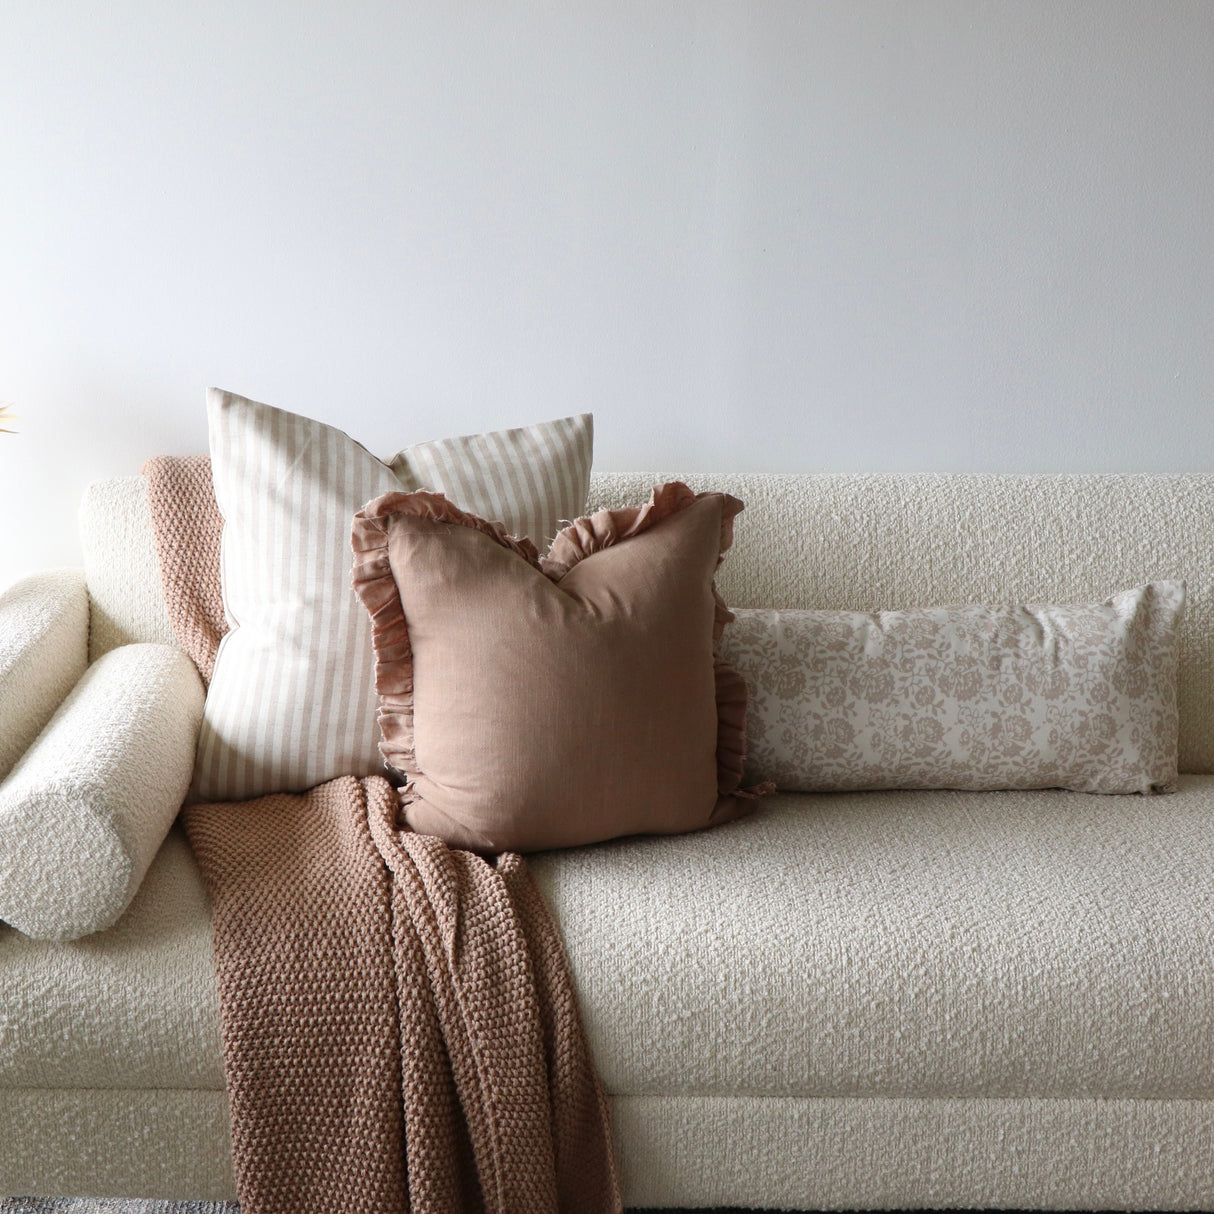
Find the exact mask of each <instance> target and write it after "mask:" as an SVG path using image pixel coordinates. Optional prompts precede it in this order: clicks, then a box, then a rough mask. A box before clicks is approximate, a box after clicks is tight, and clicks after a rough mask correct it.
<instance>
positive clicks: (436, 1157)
mask: <svg viewBox="0 0 1214 1214" xmlns="http://www.w3.org/2000/svg"><path fill="white" fill-rule="evenodd" d="M397 814H398V803H397V798H396V794H395V792H394V791H393V789H392V788H391V786H390V785H389V784H388V783H387V781H386V780H383V779H380V778H379V777H374V776H372V777H367V778H365V779H361V780H359V779H355V778H354V777H353V776H345V777H341V778H339V779H337V780H331V781H329V782H328V783H327V784H322V785H320V786H319V787H317V788H315V789H312V790H310V791H309V792H306V793H303V794H285V793H284V794H277V795H270V796H266V797H261V798H258V799H257V800H256V801H252V802H228V803H219V804H210V805H196V806H193V807H191V808H189V809H188V810H187V811H186V815H185V824H186V830H187V832H188V834H189V837H190V842H191V843H192V844H193V847H194V850H195V853H196V854H197V856H198V859H199V863H200V864H201V866H202V870H203V875H204V877H205V879H206V882H207V886H208V889H209V890H210V893H211V898H212V901H213V904H214V933H215V934H214V941H215V957H216V965H217V969H218V973H219V992H220V1002H221V1006H222V1009H223V1032H224V1066H225V1071H226V1076H227V1086H228V1095H229V1099H230V1101H231V1109H232V1155H233V1162H234V1167H235V1172H236V1180H237V1187H238V1189H239V1192H240V1201H241V1209H242V1211H243V1214H263V1212H269V1211H282V1212H283V1214H289V1212H295V1211H299V1210H342V1211H351V1212H357V1211H366V1212H367V1214H373V1212H374V1214H385V1212H392V1211H408V1210H411V1211H415V1212H420V1211H426V1212H434V1214H461V1212H463V1211H473V1210H485V1211H487V1212H497V1211H500V1212H502V1214H506V1212H510V1214H514V1212H517V1214H543V1212H545V1211H551V1212H554V1214H555V1212H556V1211H562V1212H565V1211H568V1212H569V1214H575V1212H578V1214H581V1212H585V1214H593V1212H596V1211H609V1210H616V1211H618V1210H619V1209H620V1208H621V1202H620V1197H619V1187H618V1183H617V1181H616V1174H615V1164H614V1158H613V1155H612V1147H611V1137H610V1129H609V1125H608V1115H607V1104H606V1099H605V1097H604V1095H603V1092H602V1089H601V1087H600V1086H599V1083H598V1079H597V1076H596V1074H595V1072H594V1068H593V1064H592V1062H591V1059H590V1054H589V1051H588V1048H587V1046H586V1040H585V1035H584V1032H583V1029H582V1025H581V1020H580V1017H579V1015H578V1010H577V1004H576V1000H575V998H574V994H573V989H572V986H571V984H570V981H569V977H568V968H567V965H566V963H565V957H564V951H563V947H562V945H561V942H560V939H559V937H558V936H557V933H556V929H555V927H554V926H553V924H552V921H551V919H550V917H549V915H548V912H547V910H546V908H545V906H544V903H543V901H542V899H541V898H540V896H539V894H538V893H537V892H536V890H535V887H534V885H533V884H532V883H531V878H530V875H529V874H528V873H527V870H526V868H525V867H524V865H523V862H522V860H521V859H520V858H519V857H518V856H515V855H504V856H501V857H499V858H498V859H497V862H496V864H491V863H490V862H488V861H486V860H483V859H481V858H479V857H477V856H474V855H472V854H471V853H468V852H459V851H454V850H451V849H450V848H447V847H446V846H445V845H443V844H442V843H441V842H440V841H439V840H437V839H434V838H432V837H430V836H425V835H416V834H413V833H412V832H411V831H408V830H399V829H397V827H396V818H397Z"/></svg>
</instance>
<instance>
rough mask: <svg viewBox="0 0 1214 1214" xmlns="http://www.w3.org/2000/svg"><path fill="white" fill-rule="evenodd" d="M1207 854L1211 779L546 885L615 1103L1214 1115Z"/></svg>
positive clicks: (666, 843) (826, 810)
mask: <svg viewBox="0 0 1214 1214" xmlns="http://www.w3.org/2000/svg"><path fill="white" fill-rule="evenodd" d="M1212 831H1214V777H1211V776H1184V777H1182V778H1181V786H1180V790H1179V791H1178V792H1176V793H1173V794H1171V795H1168V796H1162V797H1138V796H1126V797H1093V796H1090V795H1087V794H1083V793H1064V792H1060V791H1057V790H1046V791H1038V792H1000V793H972V792H914V793H907V792H896V793H888V792H886V793H831V794H816V795H815V794H791V793H789V794H777V796H775V797H774V798H770V799H768V800H766V801H762V802H760V803H759V807H758V808H757V809H756V811H755V812H754V814H753V815H752V816H751V817H750V818H748V819H744V820H743V821H741V822H737V823H729V824H726V825H725V826H722V827H720V828H718V829H715V830H711V831H708V832H706V833H704V834H701V835H688V836H675V837H670V838H645V839H635V840H628V841H622V842H619V843H607V844H603V845H601V846H598V847H594V848H582V849H579V850H576V851H570V852H551V853H545V854H541V855H536V856H533V857H531V868H532V872H533V873H534V876H535V879H536V883H537V884H538V885H539V887H540V889H541V891H542V892H543V893H544V895H545V897H546V898H547V899H548V901H549V902H550V904H551V906H552V908H553V912H554V913H555V915H556V917H557V920H558V921H559V922H560V924H561V928H562V931H563V932H564V935H565V941H566V944H567V947H568V950H569V960H570V965H571V967H572V969H573V974H574V979H575V981H576V983H577V988H578V993H579V997H580V999H581V1001H582V1010H583V1015H584V1016H585V1019H586V1030H587V1033H588V1034H589V1037H590V1042H591V1046H592V1048H593V1050H594V1054H595V1057H596V1059H597V1060H598V1064H599V1068H600V1072H601V1074H602V1076H603V1082H604V1084H605V1086H606V1088H607V1090H608V1092H610V1093H612V1094H628V1095H663V1096H672V1095H686V1096H709V1095H714V1096H718V1095H719V1096H731V1095H738V1094H743V1093H745V1094H747V1095H752V1096H818V1097H820V1096H857V1097H861V1096H880V1097H885V1098H888V1097H894V1096H897V1097H902V1096H907V1097H911V1096H913V1097H945V1096H947V1097H957V1098H965V1099H969V1098H974V1097H979V1096H981V1097H1003V1096H1007V1097H1013V1096H1026V1097H1078V1096H1100V1097H1104V1098H1129V1097H1138V1098H1143V1099H1152V1100H1166V1099H1185V1098H1187V1099H1192V1100H1209V1099H1212V1098H1214V949H1212V948H1211V947H1210V938H1211V937H1210V925H1211V923H1212V922H1214V849H1211V847H1210V845H1209V840H1210V837H1211V833H1212ZM641 1009H643V1012H642V1011H641Z"/></svg>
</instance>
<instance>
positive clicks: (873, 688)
mask: <svg viewBox="0 0 1214 1214" xmlns="http://www.w3.org/2000/svg"><path fill="white" fill-rule="evenodd" d="M1184 596H1185V587H1184V583H1183V582H1176V581H1161V582H1153V583H1151V584H1150V585H1146V586H1140V587H1137V588H1135V589H1132V590H1127V591H1124V592H1122V593H1120V594H1115V595H1113V596H1112V597H1111V598H1109V599H1106V600H1105V601H1104V602H1102V603H1091V604H1080V605H1073V606H1048V605H1034V604H1026V605H1018V604H1008V605H1001V606H965V607H930V608H922V609H918V610H912V611H881V612H858V611H739V612H738V613H737V619H736V621H735V623H734V624H733V625H732V626H731V627H730V630H729V633H728V634H727V636H726V637H725V640H724V642H723V646H722V648H723V653H724V655H725V656H726V658H727V660H729V661H730V662H731V663H732V664H733V665H735V666H736V667H737V669H738V670H740V671H741V672H742V673H743V674H744V675H745V677H746V680H747V683H748V684H749V687H750V691H751V706H750V712H749V716H748V749H749V753H750V771H751V774H752V775H754V776H761V777H762V778H764V779H771V780H775V781H776V782H777V783H778V784H779V785H780V786H781V787H782V788H790V789H804V790H810V791H813V790H821V791H843V790H855V789H877V788H962V789H997V788H1069V789H1073V790H1076V791H1079V792H1092V793H1129V792H1143V793H1145V792H1154V791H1161V790H1165V789H1167V788H1169V787H1171V786H1172V785H1173V784H1174V783H1175V780H1176V774H1177V771H1176V767H1177V713H1176V672H1177V657H1178V652H1179V648H1178V624H1179V621H1180V618H1181V614H1182V609H1183V606H1184Z"/></svg>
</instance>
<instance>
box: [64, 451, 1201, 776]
mask: <svg viewBox="0 0 1214 1214" xmlns="http://www.w3.org/2000/svg"><path fill="white" fill-rule="evenodd" d="M669 480H683V481H686V482H687V484H688V485H690V486H691V488H692V489H694V490H696V491H697V492H708V491H713V490H716V491H720V492H723V493H729V494H732V495H733V496H734V497H738V498H741V499H742V500H743V501H744V502H746V513H745V514H744V515H742V516H741V517H740V518H739V520H738V523H737V528H736V532H735V538H734V546H733V548H732V549H731V551H730V557H729V560H728V561H727V562H726V563H725V565H724V566H723V567H722V569H721V571H720V576H719V578H718V582H717V586H718V589H719V590H720V592H721V594H722V596H723V597H724V599H725V601H726V602H727V603H728V604H729V605H730V606H731V607H803V608H818V609H833V610H847V611H874V610H885V609H899V608H909V607H925V606H933V605H940V604H946V603H990V602H1000V601H1006V600H1013V601H1019V602H1026V601H1028V602H1047V603H1064V602H1073V603H1081V602H1097V601H1099V600H1101V599H1104V598H1106V597H1107V596H1108V595H1110V594H1114V593H1116V592H1118V591H1120V590H1124V589H1126V587H1129V586H1138V585H1144V584H1145V583H1147V582H1152V581H1158V580H1161V579H1175V578H1180V579H1183V580H1184V581H1185V582H1186V583H1187V586H1188V597H1187V602H1186V607H1185V618H1184V622H1183V623H1182V625H1181V648H1180V678H1179V692H1178V707H1179V713H1180V770H1181V771H1211V772H1214V476H1156V475H1092V476H945V475H913V476H912V475H896V474H882V475H871V476H860V475H836V474H823V475H811V476H793V475H781V476H764V475H757V474H752V475H746V474H719V473H718V474H682V475H680V474H678V473H677V472H674V473H665V472H652V473H650V472H643V473H623V474H604V473H599V474H597V475H594V476H592V477H591V483H590V494H589V501H588V505H589V507H590V508H591V509H597V508H598V507H600V506H607V507H621V506H625V505H629V504H635V502H637V501H644V500H645V498H646V497H647V496H648V495H649V492H650V491H651V490H652V488H653V486H654V485H656V484H661V483H662V482H664V481H669ZM142 495H143V481H142V479H141V478H139V477H132V478H127V479H125V480H120V481H111V482H107V483H106V484H105V485H104V486H102V487H97V488H95V489H93V490H92V491H90V494H89V495H88V496H87V497H86V500H85V505H84V509H83V511H82V524H83V525H82V531H83V533H84V539H85V567H86V570H87V571H88V576H89V588H90V592H93V593H94V599H95V600H96V592H95V591H94V584H95V582H97V584H98V586H99V588H100V589H102V590H103V592H104V596H105V598H104V611H105V616H106V620H107V626H106V629H105V631H104V633H103V634H102V638H103V643H104V644H105V645H106V646H107V647H112V645H111V644H110V642H109V636H110V633H111V632H112V631H115V628H111V627H110V625H109V621H113V622H114V625H115V626H116V627H117V628H120V630H121V633H122V635H123V638H124V640H126V641H133V640H140V641H143V640H161V639H163V638H162V636H161V635H157V634H155V633H154V632H153V633H152V634H151V635H142V634H141V633H140V631H139V629H140V627H141V626H142V625H143V622H144V621H148V622H149V623H148V626H149V629H158V628H159V627H161V626H162V625H161V624H160V621H161V620H165V619H166V617H165V616H164V609H163V606H160V607H159V608H158V609H157V607H156V604H157V599H158V594H159V591H158V588H157V586H156V585H155V577H154V576H152V577H151V578H150V579H149V578H148V577H143V578H139V577H135V576H131V577H129V578H128V579H126V580H125V581H120V580H119V578H118V577H117V576H115V574H114V573H113V572H112V571H130V572H131V573H134V572H135V571H136V570H137V569H143V568H145V566H146V567H147V568H149V569H150V570H152V571H153V573H154V569H155V560H154V557H152V556H151V547H152V540H151V531H150V524H149V522H148V514H147V503H146V500H143V498H142ZM98 509H104V510H105V511H106V512H107V513H106V516H105V518H106V519H107V520H109V522H110V526H112V523H113V520H114V518H115V516H117V521H118V523H119V525H118V526H117V527H114V528H113V530H111V529H110V526H106V525H103V521H102V520H98V519H97V518H96V517H94V513H95V511H96V510H98ZM136 550H137V551H136ZM141 553H142V554H144V555H140V554H141ZM99 579H103V580H99ZM94 606H95V607H96V601H95V603H94ZM163 626H164V627H166V629H167V621H166V623H165V624H164V625H163ZM115 643H118V642H115ZM102 651H104V650H102ZM93 656H94V657H96V656H98V645H97V636H96V634H95V637H94V653H93Z"/></svg>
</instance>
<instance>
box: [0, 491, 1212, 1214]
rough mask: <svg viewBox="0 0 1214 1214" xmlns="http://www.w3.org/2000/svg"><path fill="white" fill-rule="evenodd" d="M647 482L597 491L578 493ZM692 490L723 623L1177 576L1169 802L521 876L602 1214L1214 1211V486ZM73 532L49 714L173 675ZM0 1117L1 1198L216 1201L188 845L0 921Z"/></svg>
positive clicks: (122, 580)
mask: <svg viewBox="0 0 1214 1214" xmlns="http://www.w3.org/2000/svg"><path fill="white" fill-rule="evenodd" d="M663 479H667V478H666V477H665V476H659V475H626V476H599V477H597V478H596V480H595V483H594V485H593V488H592V493H591V497H592V500H593V502H594V503H595V504H596V505H597V504H605V505H615V504H622V503H623V502H625V501H638V500H642V499H643V497H644V496H645V495H646V494H647V493H648V490H649V487H650V486H651V485H652V484H653V483H654V482H655V481H658V480H663ZM687 479H688V480H689V481H690V482H691V483H692V484H693V487H695V488H697V489H705V488H718V489H724V490H727V491H729V492H731V493H734V494H736V495H737V496H738V497H740V498H742V499H743V500H744V501H745V502H746V503H747V512H746V514H745V515H743V516H742V518H741V519H740V520H739V522H738V527H737V538H736V542H735V546H734V549H733V550H732V552H731V553H730V555H729V557H728V558H727V561H726V564H725V567H724V569H723V571H722V577H721V580H720V585H721V588H722V590H723V592H724V595H725V597H726V599H727V601H729V602H730V603H731V604H732V605H735V606H789V607H842V608H879V607H907V606H915V605H925V604H933V603H948V602H953V603H957V602H980V601H997V600H1004V599H1009V598H1012V599H1031V600H1036V601H1052V602H1068V601H1072V602H1073V601H1095V600H1097V599H1102V598H1104V597H1105V596H1106V595H1108V594H1109V593H1111V592H1113V591H1116V590H1119V589H1122V588H1124V587H1127V586H1131V585H1136V584H1139V583H1142V582H1145V581H1148V580H1151V579H1153V578H1164V577H1183V578H1185V579H1186V580H1187V582H1188V588H1189V602H1188V607H1187V613H1186V617H1185V622H1184V624H1183V629H1184V634H1183V643H1182V656H1181V667H1182V669H1181V688H1180V713H1181V743H1180V747H1181V764H1180V766H1181V770H1182V772H1187V773H1190V774H1186V775H1183V776H1182V778H1181V783H1180V789H1179V791H1178V792H1176V793H1174V794H1171V795H1166V796H1158V797H1139V796H1124V797H1097V796H1088V795H1084V794H1077V793H1066V792H1060V791H1044V792H1027V793H963V792H915V793H911V792H907V793H868V794H830V795H823V794H818V795H812V794H801V795H798V794H780V795H777V796H776V797H773V798H771V799H769V800H767V801H765V802H764V803H763V804H762V805H761V807H760V809H759V810H758V812H757V813H756V814H755V815H754V816H753V817H752V818H750V819H747V820H745V821H743V822H740V823H735V824H732V825H730V826H726V827H722V828H720V829H718V830H715V831H709V832H706V833H703V834H698V835H691V836H682V837H678V838H654V839H642V840H628V841H623V842H619V843H614V844H608V845H604V846H599V847H594V848H587V849H583V850H578V851H570V852H565V853H560V854H548V855H544V856H537V857H535V858H534V860H533V862H532V864H533V870H534V872H535V873H536V875H537V877H538V880H539V881H540V883H541V885H542V888H543V890H544V891H545V893H546V894H547V896H548V898H549V899H550V902H551V905H552V907H553V908H554V911H555V913H556V915H557V918H558V920H559V922H560V923H561V926H562V928H563V931H564V933H565V937H566V941H567V944H568V949H569V954H570V959H571V964H572V967H573V972H574V976H575V979H576V982H577V984H578V987H579V991H580V996H581V1001H582V1008H583V1012H584V1016H585V1019H586V1022H587V1027H588V1031H589V1035H590V1039H591V1043H592V1046H593V1048H594V1050H595V1054H596V1057H597V1060H598V1065H599V1067H600V1070H601V1072H602V1075H603V1079H604V1081H605V1084H606V1087H607V1089H608V1091H609V1093H610V1095H611V1097H612V1108H613V1116H614V1124H615V1131H616V1135H617V1138H618V1144H619V1156H620V1162H621V1167H622V1172H623V1178H624V1188H625V1201H626V1204H628V1205H632V1206H671V1205H688V1206H697V1205H699V1206H715V1205H729V1204H740V1205H752V1206H770V1207H791V1208H798V1209H819V1208H826V1207H852V1208H890V1207H894V1208H898V1207H900V1208H927V1207H937V1208H939V1207H950V1206H952V1207H980V1206H993V1207H1004V1208H1062V1209H1081V1208H1089V1209H1109V1208H1126V1207H1130V1208H1149V1209H1165V1208H1166V1209H1173V1208H1174V1209H1182V1208H1189V1209H1193V1208H1205V1209H1212V1208H1214V774H1210V773H1214V477H1166V476H1142V477H1135V476H1100V477H911V476H874V477H854V476H805V477H762V476H716V477H708V476H698V477H689V478H687ZM82 530H83V535H84V540H85V547H86V569H85V573H84V578H83V579H82V578H81V577H80V576H79V575H74V574H71V573H65V574H58V575H55V578H54V579H52V580H51V583H48V585H50V591H49V592H48V593H50V594H51V598H52V599H53V600H54V601H55V602H57V603H58V604H59V606H58V607H57V608H56V609H55V610H54V611H48V612H43V613H42V616H43V617H44V618H45V619H49V620H50V623H49V624H47V625H46V626H45V627H43V629H42V631H43V633H44V634H45V635H44V636H43V639H42V641H40V642H38V643H39V644H41V645H43V646H44V648H45V652H46V654H47V655H50V654H52V653H53V654H55V655H57V657H56V658H55V659H54V660H52V658H51V657H50V656H46V657H45V658H43V659H40V660H39V661H40V663H45V664H40V665H39V669H41V670H43V671H44V677H42V678H41V680H40V682H39V687H40V688H41V689H42V690H41V692H40V694H41V695H42V698H43V699H46V700H49V701H51V702H52V704H51V706H52V707H53V703H54V702H57V700H58V699H59V698H62V696H63V695H64V694H65V693H66V691H67V688H68V687H69V686H70V685H71V682H72V680H73V678H74V677H75V676H76V674H78V673H79V667H80V666H82V665H83V663H84V660H85V656H86V652H85V646H86V631H85V630H86V623H87V646H88V650H87V656H88V657H89V658H90V659H91V660H92V661H94V662H95V661H96V660H97V659H98V658H99V657H100V656H101V655H102V654H104V653H106V652H108V651H109V650H111V649H113V648H115V647H117V646H120V645H123V644H127V643H130V642H134V641H160V642H167V643H172V637H171V635H170V632H169V628H168V623H167V620H166V618H165V614H164V609H163V606H162V604H161V602H160V599H159V594H158V589H157V574H156V568H155V559H154V556H153V554H152V548H151V540H150V531H149V522H148V516H147V509H146V503H145V501H144V497H143V489H142V482H141V481H140V480H139V478H131V479H124V480H119V481H110V482H105V483H101V484H98V485H95V486H93V487H92V488H91V489H90V491H89V492H88V494H87V497H86V500H85V502H84V506H83V511H82ZM9 618H16V616H15V615H11V614H10V617H9ZM29 627H30V630H31V632H30V634H31V636H33V634H34V632H35V631H37V630H36V629H35V628H34V626H33V625H32V624H31V625H29ZM47 635H49V636H50V638H51V639H50V640H49V641H47V640H46V636H47ZM9 640H10V641H11V638H9ZM32 643H33V642H32V641H31V644H32ZM9 648H10V649H11V648H12V645H11V644H10V645H9ZM0 655H2V651H0ZM65 655H66V656H65ZM56 662H57V663H58V665H56V664H55V663H56ZM35 698H37V697H35ZM30 711H31V712H32V711H34V709H31V710H30ZM30 740H31V739H30V738H28V737H26V738H22V739H20V740H19V741H20V748H24V747H25V746H27V745H28V744H29V742H30ZM9 744H10V748H14V747H16V745H17V744H16V743H15V742H12V741H10V743H9ZM3 745H4V739H3V738H0V747H2V746H3ZM3 757H4V756H3V754H2V753H0V759H3ZM10 761H11V756H10ZM0 1087H2V1088H3V1091H2V1092H0V1193H4V1194H28V1193H43V1194H49V1193H92V1194H118V1195H125V1196H140V1195H142V1196H148V1197H180V1198H232V1197H234V1196H235V1193H234V1186H233V1180H232V1173H231V1164H230V1159H229V1153H228V1142H227V1130H228V1124H227V1106H226V1101H225V1096H224V1086H223V1071H222V1065H221V1053H220V1030H219V1010H218V1003H217V998H216V992H215V984H214V979H213V975H212V968H211V955H210V937H209V924H208V907H207V898H206V895H205V893H204V891H203V889H202V886H201V884H200V881H199V876H198V871H197V868H196V867H195V864H194V861H193V859H192V856H191V854H190V851H189V848H188V846H187V845H186V843H185V840H184V838H183V836H182V835H181V834H180V832H179V830H177V829H174V830H173V831H172V832H171V833H170V834H169V836H168V838H167V840H166V842H165V843H164V845H163V847H162V848H161V849H160V851H159V853H158V855H157V857H156V859H155V861H154V862H153V864H152V866H151V869H150V870H149V872H148V875H147V877H146V879H145V880H144V881H143V883H142V887H141V888H140V890H139V893H138V895H137V896H136V898H135V901H134V903H133V904H132V905H131V907H130V909H129V910H128V911H127V912H126V913H125V914H124V915H123V916H122V918H121V919H120V920H119V921H118V923H117V924H116V925H115V926H114V927H112V928H110V929H108V930H106V931H103V932H100V933H97V934H95V935H93V936H88V937H85V938H83V939H81V940H79V941H75V942H73V943H67V944H46V943H37V942H34V941H32V940H30V939H28V938H27V937H25V936H22V935H20V934H19V933H17V932H16V931H14V930H12V929H11V928H7V927H0Z"/></svg>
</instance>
